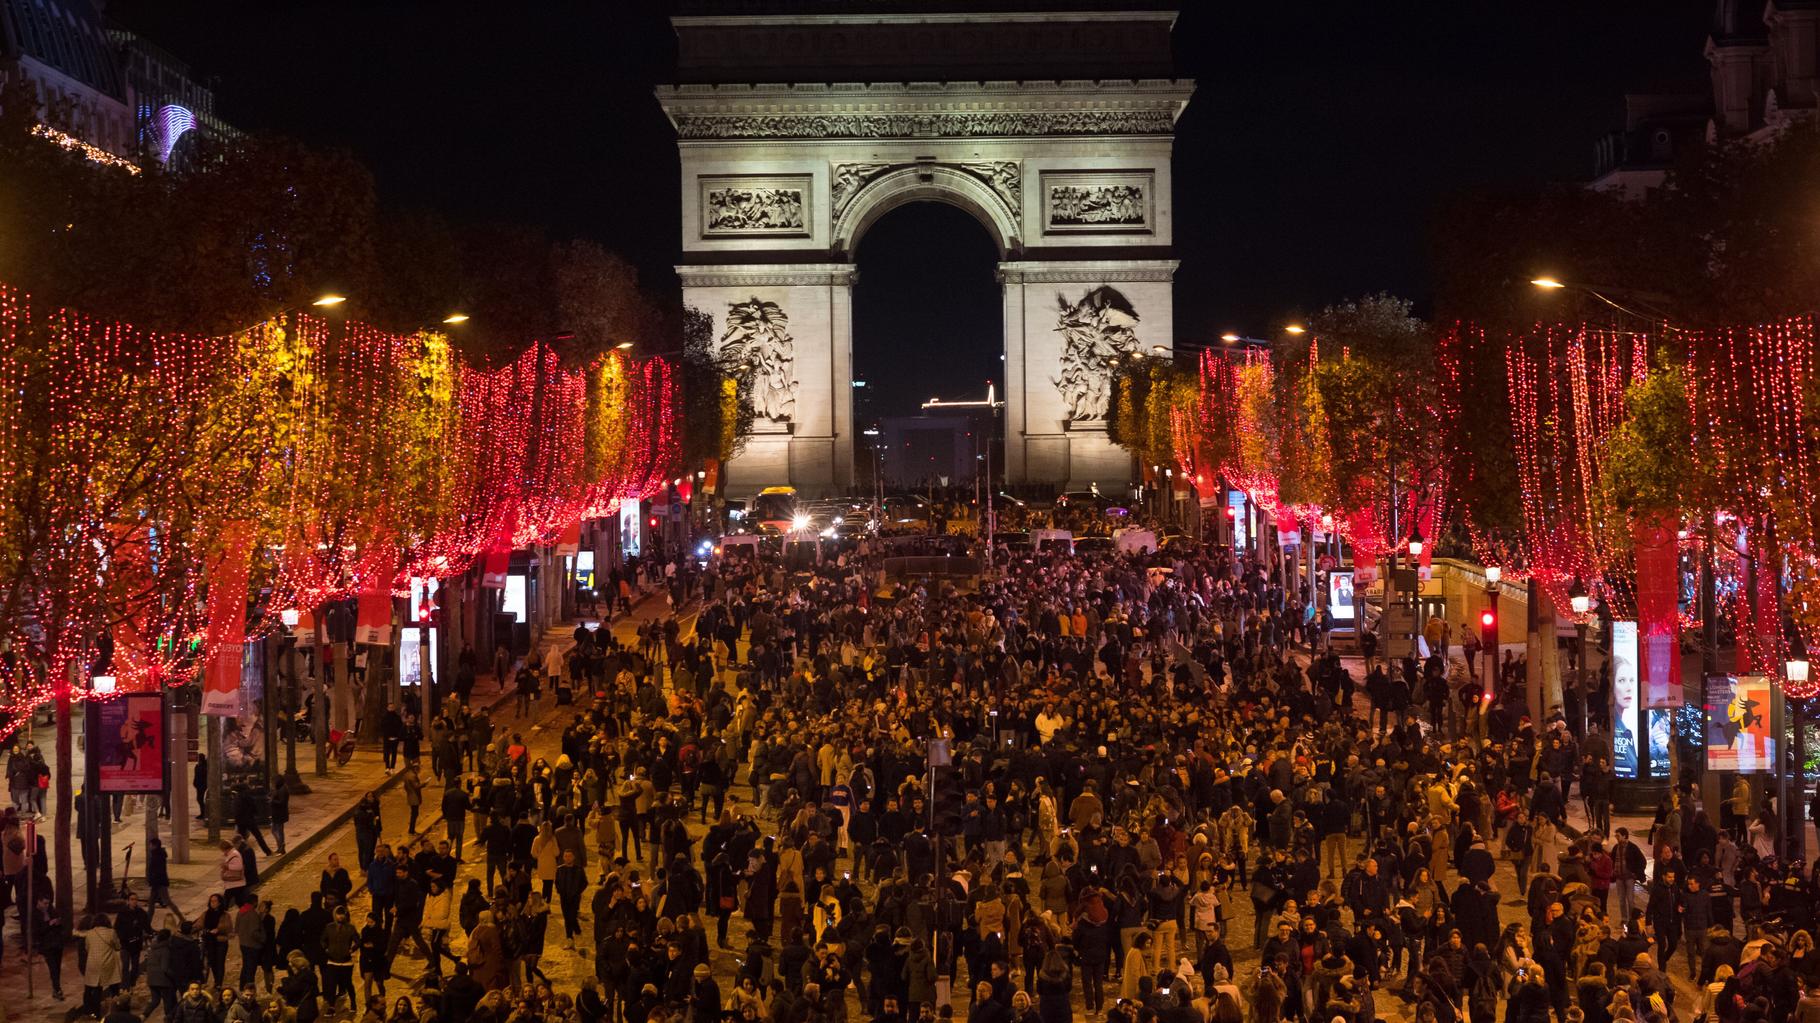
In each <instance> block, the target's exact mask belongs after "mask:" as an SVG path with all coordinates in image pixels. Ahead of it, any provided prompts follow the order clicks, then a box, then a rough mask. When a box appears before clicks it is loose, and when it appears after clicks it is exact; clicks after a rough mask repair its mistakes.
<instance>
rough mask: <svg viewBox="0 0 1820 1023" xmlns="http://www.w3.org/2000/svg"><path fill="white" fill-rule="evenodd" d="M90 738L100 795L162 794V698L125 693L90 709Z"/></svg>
mask: <svg viewBox="0 0 1820 1023" xmlns="http://www.w3.org/2000/svg"><path fill="white" fill-rule="evenodd" d="M92 708H93V709H92V711H91V713H92V714H93V717H91V718H90V719H89V720H90V721H91V722H92V723H93V725H94V728H95V730H94V732H93V733H92V735H93V738H92V739H91V740H90V742H89V746H88V750H89V755H90V756H93V757H96V758H97V760H96V765H97V766H96V770H97V771H98V772H99V778H100V781H99V783H98V785H97V788H98V789H99V791H101V792H110V793H111V792H163V791H164V767H165V760H166V759H168V758H166V757H165V755H164V751H165V735H164V697H163V696H162V695H161V694H159V693H128V694H126V695H125V696H121V697H119V698H117V699H113V700H109V701H107V702H105V703H97V704H93V705H92Z"/></svg>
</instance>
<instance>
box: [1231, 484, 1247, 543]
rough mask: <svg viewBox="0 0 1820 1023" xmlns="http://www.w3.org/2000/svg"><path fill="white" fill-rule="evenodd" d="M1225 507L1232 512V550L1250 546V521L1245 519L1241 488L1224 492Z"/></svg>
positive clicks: (1243, 498)
mask: <svg viewBox="0 0 1820 1023" xmlns="http://www.w3.org/2000/svg"><path fill="white" fill-rule="evenodd" d="M1226 507H1227V508H1228V509H1230V510H1231V513H1232V515H1231V518H1232V548H1233V550H1238V549H1240V548H1242V547H1248V546H1250V545H1251V532H1250V529H1251V523H1249V522H1247V521H1245V492H1244V491H1242V490H1233V491H1228V492H1227V494H1226Z"/></svg>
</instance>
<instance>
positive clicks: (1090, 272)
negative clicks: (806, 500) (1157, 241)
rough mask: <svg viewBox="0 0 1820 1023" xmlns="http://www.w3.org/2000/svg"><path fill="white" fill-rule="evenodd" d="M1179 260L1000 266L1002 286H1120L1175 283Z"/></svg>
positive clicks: (1028, 262)
mask: <svg viewBox="0 0 1820 1023" xmlns="http://www.w3.org/2000/svg"><path fill="white" fill-rule="evenodd" d="M1181 265H1182V263H1181V261H1180V260H1177V259H1109V260H1104V261H1099V262H1095V261H1090V260H1089V261H1083V260H1072V259H1071V260H1068V261H1066V262H1062V261H1057V262H1044V261H1042V260H1016V261H1012V262H1005V263H1000V264H999V265H998V279H999V282H1000V283H1001V284H1119V283H1130V282H1146V281H1147V282H1153V283H1160V284H1167V283H1169V282H1171V281H1173V280H1175V271H1176V268H1177V267H1179V266H1181Z"/></svg>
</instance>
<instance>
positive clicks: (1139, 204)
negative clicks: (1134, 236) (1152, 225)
mask: <svg viewBox="0 0 1820 1023" xmlns="http://www.w3.org/2000/svg"><path fill="white" fill-rule="evenodd" d="M1144 221H1145V210H1144V186H1142V185H1089V186H1086V187H1084V188H1083V187H1080V186H1078V185H1057V186H1055V187H1053V188H1051V189H1049V223H1051V224H1053V225H1055V226H1056V227H1143V226H1144Z"/></svg>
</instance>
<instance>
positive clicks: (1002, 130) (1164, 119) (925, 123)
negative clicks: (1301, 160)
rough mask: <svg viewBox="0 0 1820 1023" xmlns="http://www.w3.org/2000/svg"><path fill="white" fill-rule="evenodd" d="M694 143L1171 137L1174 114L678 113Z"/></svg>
mask: <svg viewBox="0 0 1820 1023" xmlns="http://www.w3.org/2000/svg"><path fill="white" fill-rule="evenodd" d="M675 119H676V134H677V137H678V138H681V139H684V140H690V139H825V138H852V139H906V138H985V137H1000V136H1015V137H1028V136H1044V135H1170V134H1173V133H1174V131H1175V115H1174V114H1173V113H1172V112H1171V111H1169V110H1028V111H973V112H968V113H886V114H693V113H678V114H676V115H675Z"/></svg>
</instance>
